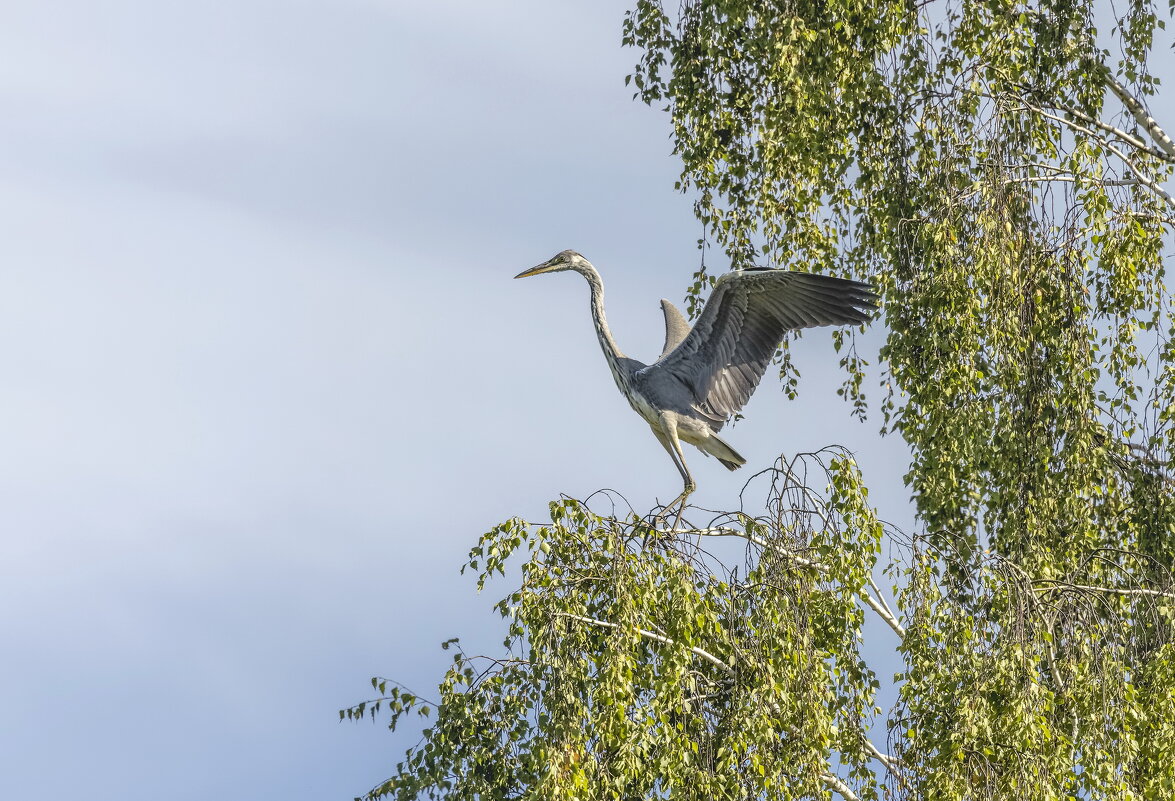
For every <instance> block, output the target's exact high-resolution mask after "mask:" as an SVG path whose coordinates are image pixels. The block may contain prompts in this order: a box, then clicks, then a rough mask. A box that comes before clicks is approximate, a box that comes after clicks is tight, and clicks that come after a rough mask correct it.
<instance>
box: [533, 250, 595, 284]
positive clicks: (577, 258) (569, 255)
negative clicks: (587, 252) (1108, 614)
mask: <svg viewBox="0 0 1175 801" xmlns="http://www.w3.org/2000/svg"><path fill="white" fill-rule="evenodd" d="M585 266H590V265H589V264H588V260H587V259H585V258H584V257H583V256H581V255H579V254H578V253H576V252H575V251H574V250H564V251H562V252H560V253H556V254H555V255H554V256H552V257H551V258H549V259H547V260H546V261H544V262H543V263H542V264H536V265H535V266H534V267H531V268H530V269H529V270H523V271H522V272H520V273H519V274H518V275H516V276H514V277H515V278H530V277H531V276H532V275H542V274H543V273H557V272H560V271H561V270H580V271H582V269H583V268H584V267H585Z"/></svg>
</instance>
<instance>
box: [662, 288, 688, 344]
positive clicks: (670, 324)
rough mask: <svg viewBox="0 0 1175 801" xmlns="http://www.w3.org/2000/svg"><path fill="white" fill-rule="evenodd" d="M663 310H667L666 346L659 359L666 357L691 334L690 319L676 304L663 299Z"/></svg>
mask: <svg viewBox="0 0 1175 801" xmlns="http://www.w3.org/2000/svg"><path fill="white" fill-rule="evenodd" d="M661 311H663V312H665V347H664V348H663V349H662V350H661V355H660V356H658V357H657V358H658V359H663V358H665V356H666V355H667V354H668V353H670V352H672V351H673V349H674V348H676V347H677V346H678V345H680V344H681V341H682V340H683V339H685V338H686V335H687V334H689V321H688V320H686V319H685V315H684V314H682V313H681V312H679V311H678V310H677V307H676V306H674V305H673V304H672V303H670V302H669V301H667V300H662V301H661Z"/></svg>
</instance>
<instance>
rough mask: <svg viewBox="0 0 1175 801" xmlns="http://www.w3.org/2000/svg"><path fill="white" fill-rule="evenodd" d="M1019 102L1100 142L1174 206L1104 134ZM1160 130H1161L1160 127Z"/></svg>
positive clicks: (1029, 104) (1168, 195) (1149, 187)
mask: <svg viewBox="0 0 1175 801" xmlns="http://www.w3.org/2000/svg"><path fill="white" fill-rule="evenodd" d="M1021 102H1022V103H1024V107H1025V108H1027V109H1029V110H1031V111H1035V112H1036V113H1037V114H1039V115H1041V116H1042V117H1045V118H1046V119H1050V120H1055V121H1056V122H1059V123H1061V124H1062V125H1067V126H1068V127H1070V128H1072V129H1073V130H1074V131H1079V132H1080V133H1083V134H1085V135H1086V136H1088V137H1090V138H1091V139H1095V140H1096V141H1097V142H1098V143H1100V144H1101V146H1102V147H1104V148H1105V149H1106V150H1108V151H1110V152H1111V153H1113V154H1114V155H1115V156H1117V157H1118V158H1119V159H1121V161H1122V163H1123V164H1125V165H1126V168H1127V169H1129V170H1130V171H1131V172H1132V173H1134V177H1135V178H1137V179H1138V182H1139V183H1140V184H1142V185H1143V186H1145V187H1146V188H1147V189H1150V190H1151V191H1153V192H1154V193H1155V194H1157V195H1158V196H1159V197H1161V198H1162V199H1163V200H1165V201H1167V204H1168V205H1169V206H1171V208H1175V198H1173V197H1171V195H1170V194H1169V193H1168V192H1167V190H1165V189H1163V187H1162V186H1160V185H1159V184H1158V182H1157V181H1155V180H1154V179H1152V178H1149V177H1147V176H1146V175H1143V174H1142V171H1141V170H1139V169H1138V168H1137V167H1135V166H1134V164H1132V163H1131V161H1130V159H1128V158H1127V157H1126V155H1125V154H1124V153H1123V152H1122V151H1121V150H1119V149H1118V148H1116V147H1114V146H1113V145H1112V144H1110V142H1109V141H1108V140H1107V139H1106V138H1105V137H1104V136H1101V135H1099V134H1098V133H1096V132H1094V131H1091V130H1090V129H1089V128H1086V127H1085V126H1083V125H1078V124H1077V123H1076V122H1074V121H1073V120H1069V119H1065V118H1064V117H1059V116H1057V115H1056V114H1050V113H1049V112H1047V111H1045V110H1044V109H1042V108H1039V107H1037V106H1034V105H1032V104H1031V103H1028V102H1027V101H1024V100H1021ZM1160 132H1161V129H1160ZM1164 136H1166V134H1164Z"/></svg>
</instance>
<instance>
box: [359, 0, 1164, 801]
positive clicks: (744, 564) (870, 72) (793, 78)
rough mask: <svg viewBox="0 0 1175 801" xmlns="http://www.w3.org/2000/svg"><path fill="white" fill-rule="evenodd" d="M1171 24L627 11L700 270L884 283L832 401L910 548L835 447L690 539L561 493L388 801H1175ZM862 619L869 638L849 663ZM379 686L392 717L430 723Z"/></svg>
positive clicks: (694, 294) (1137, 18) (715, 2)
mask: <svg viewBox="0 0 1175 801" xmlns="http://www.w3.org/2000/svg"><path fill="white" fill-rule="evenodd" d="M1169 11H1170V9H1169V8H1167V7H1159V6H1155V5H1153V4H1151V3H1148V2H1144V0H1134V1H1133V2H1128V3H1123V4H1115V5H1110V4H1105V5H1099V4H1095V3H1085V2H1072V0H1046V1H1044V2H1032V3H1025V2H1010V1H1008V0H983V1H982V2H981V1H979V0H928V1H927V2H920V3H912V2H888V1H887V0H786V1H784V0H685V2H684V3H682V5H680V6H674V7H666V6H664V5H662V4H661V3H660V2H657V1H656V0H639V2H637V3H636V5H635V7H634V8H633V10H632V11H631V12H630V13H629V15H628V16H627V18H626V21H625V27H624V40H625V43H626V44H628V45H630V46H632V47H634V48H635V49H636V53H637V54H638V59H639V61H638V63H637V66H636V68H635V70H634V72H633V74H632V75H631V76H630V81H631V85H632V87H633V89H634V90H635V93H636V96H637V97H638V98H640V99H642V100H643V101H645V102H646V103H649V104H650V105H652V106H654V107H657V108H661V109H664V110H665V112H666V116H667V120H668V121H669V123H670V124H671V125H672V130H673V142H674V147H675V151H676V153H677V155H678V156H679V157H680V159H681V164H682V172H681V177H680V181H679V184H678V188H679V189H681V190H682V191H683V192H686V193H688V194H689V195H690V196H691V197H693V198H695V210H696V213H697V216H698V218H699V220H700V221H701V223H702V225H703V228H704V231H705V234H704V237H703V240H702V242H701V243H700V244H701V245H702V246H703V247H705V248H707V249H708V250H709V252H710V256H709V260H710V262H711V263H712V262H714V261H715V254H718V255H720V256H721V258H719V259H718V261H720V262H722V263H723V266H724V268H725V263H726V262H729V263H730V264H731V265H732V266H733V267H734V268H736V269H737V268H739V267H745V266H749V265H751V264H772V265H780V266H785V267H790V268H793V269H809V270H817V271H822V272H832V273H836V274H841V275H847V276H852V277H855V278H868V279H870V280H872V281H873V282H874V283H875V284H876V285H877V286H879V287H880V288H881V289H882V290H883V292H884V297H885V300H884V306H883V309H882V317H881V319H880V320H879V322H878V323H876V324H875V325H876V326H877V327H879V328H881V327H882V326H884V332H885V342H884V345H883V347H882V348H881V350H880V352H879V353H878V354H877V356H878V359H877V364H878V371H879V372H867V371H866V367H867V365H866V363H865V359H864V358H863V357H862V354H861V349H862V348H863V345H862V344H861V343H859V342H858V341H857V339H856V337H857V335H856V334H855V333H853V332H838V333H835V334H833V336H834V342H835V345H836V347H837V349H838V350H839V352H840V353H841V356H842V362H841V363H842V366H843V368H844V374H845V379H844V385H843V387H842V389H841V394H842V395H843V396H844V397H845V398H846V400H847V401H848V402H849V409H850V410H851V411H853V412H854V413H856V414H858V415H860V416H864V415H865V413H866V412H867V411H869V410H870V404H871V403H872V404H873V408H874V409H875V410H876V411H877V412H878V414H879V416H880V419H881V420H882V422H883V433H884V434H885V435H888V436H900V437H902V438H903V440H904V441H905V442H906V443H907V444H908V446H909V448H910V452H911V454H912V459H911V463H910V465H909V467H908V471H907V472H906V474H905V481H906V484H907V486H908V487H909V490H910V494H911V502H912V503H913V504H914V510H915V514H916V517H917V520H918V521H919V529H918V531H917V532H915V533H913V534H910V535H903V534H900V533H898V532H892V531H886V530H885V529H884V528H883V527H882V526H881V524H880V523H879V522H878V520H877V516H876V513H875V512H874V511H873V509H872V508H871V506H870V504H869V501H868V497H867V491H866V489H865V486H866V483H867V479H868V477H867V476H862V475H861V474H860V472H859V470H858V468H857V467H856V465H855V463H854V462H853V460H852V458H851V456H850V455H848V454H845V453H843V452H839V451H829V452H826V453H823V454H820V455H813V456H808V457H797V459H795V460H791V461H781V462H780V463H779V464H778V465H777V466H776V468H775V469H774V470H772V471H768V473H766V474H765V475H764V476H762V477H761V478H760V479H759V481H760V484H759V485H753V486H761V487H765V488H766V491H765V492H761V493H760V495H759V496H757V498H758V500H757V502H756V503H754V504H749V505H748V506H744V508H743V510H742V511H740V512H738V513H731V514H728V515H721V516H719V517H718V518H717V519H716V520H713V521H710V522H708V523H705V524H699V525H698V527H697V528H693V529H692V530H691V531H690V532H689V533H688V534H682V533H676V534H666V533H665V532H664V531H660V532H659V531H657V530H656V529H657V528H658V525H657V521H656V519H655V518H650V517H647V516H641V515H637V514H632V513H629V512H624V513H617V512H616V511H615V510H612V509H608V510H605V511H600V510H599V509H598V508H596V509H593V506H591V505H586V504H583V503H579V502H576V501H569V500H561V501H559V502H557V503H555V504H553V505H552V508H551V510H550V514H551V519H550V521H547V522H545V523H542V524H536V525H528V524H525V523H523V522H521V521H517V520H515V521H510V522H508V523H506V524H504V525H502V526H500V527H498V528H496V529H494V530H493V531H492V532H490V534H488V535H487V536H486V537H485V538H483V540H482V542H481V544H480V545H479V546H478V547H477V548H476V549H475V550H474V552H473V554H472V555H471V562H470V567H471V568H472V569H473V570H474V571H476V572H477V573H478V574H479V575H480V577H481V578H480V579H479V581H484V580H485V579H486V578H487V577H488V576H489V575H491V574H493V573H494V572H495V571H499V570H500V569H501V568H502V566H503V564H504V560H505V559H506V558H507V556H508V555H510V554H518V555H520V557H521V561H522V563H523V566H522V584H521V586H520V588H519V589H518V590H517V591H515V592H513V593H512V594H510V595H509V596H508V597H507V598H506V599H505V600H504V601H503V602H502V604H501V605H500V607H499V609H500V611H501V612H502V614H503V615H504V616H505V617H506V618H507V620H508V621H509V625H510V636H509V638H508V640H507V642H506V648H507V650H506V653H507V654H508V655H507V656H505V657H495V658H494V659H492V660H487V659H479V658H474V657H472V656H469V655H466V654H463V653H458V655H457V657H456V658H455V661H454V665H453V668H452V670H450V672H449V674H448V675H447V677H446V678H445V682H444V683H443V684H442V685H441V687H440V691H439V698H437V699H436V700H437V701H438V702H439V703H438V705H437V706H436V707H435V714H436V718H435V720H432V719H431V718H430V720H432V723H431V724H430V728H429V729H428V730H427V731H426V734H425V738H424V740H423V741H422V744H421V745H420V746H418V747H417V748H416V749H414V750H413V751H412V752H410V754H409V755H408V757H407V759H406V760H405V762H403V763H402V764H401V765H400V767H399V768H398V769H397V771H396V773H395V775H394V776H393V777H392V778H391V779H390V780H389V781H388V783H386V784H384V785H382V786H381V787H379V788H376V790H375V791H373V794H374V795H376V796H388V797H393V798H398V799H412V798H418V797H445V798H468V799H489V798H503V799H506V798H527V799H530V798H534V799H556V798H568V799H572V798H575V799H611V798H615V799H632V798H661V797H674V798H689V799H692V798H698V799H745V798H764V799H801V798H805V799H806V798H823V797H829V796H840V797H843V798H846V799H850V801H852V800H853V799H872V798H882V797H893V798H910V799H935V801H939V800H940V799H941V800H942V801H952V800H953V799H958V800H959V801H962V800H963V799H1013V798H1014V799H1078V798H1080V799H1148V800H1149V799H1155V800H1156V801H1164V800H1165V799H1175V642H1173V640H1172V624H1173V622H1175V621H1173V619H1172V618H1173V615H1175V605H1173V604H1175V600H1173V598H1175V595H1173V586H1172V578H1171V569H1172V565H1173V563H1175V493H1173V491H1172V490H1173V488H1175V476H1173V473H1172V469H1171V459H1172V455H1173V452H1175V320H1173V318H1172V298H1171V293H1170V291H1169V285H1170V281H1169V278H1168V276H1167V273H1166V267H1167V264H1168V261H1169V259H1170V257H1171V252H1172V250H1171V246H1172V231H1173V224H1175V199H1173V198H1172V196H1171V194H1170V193H1169V191H1168V189H1167V186H1168V182H1169V179H1170V177H1171V171H1172V167H1173V165H1175V142H1172V140H1171V138H1170V137H1169V136H1168V135H1167V134H1166V132H1165V130H1164V121H1163V120H1162V119H1158V120H1156V119H1155V118H1154V117H1159V118H1162V117H1163V113H1162V111H1163V108H1164V107H1163V105H1162V103H1161V102H1160V101H1159V98H1160V97H1161V88H1160V87H1159V84H1158V81H1157V79H1156V78H1155V77H1154V76H1153V75H1152V74H1151V73H1150V72H1149V71H1148V68H1147V63H1148V58H1150V57H1151V52H1152V48H1153V47H1155V43H1156V38H1161V37H1162V36H1164V35H1165V34H1164V23H1165V19H1166V18H1167V17H1168V16H1169ZM1162 46H1164V47H1166V45H1165V44H1163V45H1162ZM1151 110H1154V112H1155V113H1154V116H1153V117H1152V111H1151ZM1167 122H1172V123H1175V119H1172V120H1168V121H1167ZM712 277H713V276H712V274H711V272H710V268H708V267H707V266H706V262H705V261H703V262H702V265H701V266H700V267H699V269H698V270H697V271H696V272H695V273H694V275H693V277H692V281H691V283H690V286H689V290H688V299H689V300H690V301H691V302H692V303H693V309H694V310H695V311H696V310H697V308H698V305H697V304H698V303H700V301H701V299H703V298H704V296H705V294H706V290H707V287H708V285H709V284H710V283H711V281H712ZM781 379H782V381H783V384H784V388H785V389H786V390H787V391H789V392H794V391H795V390H796V386H797V383H796V382H797V375H796V374H795V371H794V370H793V369H792V368H791V365H790V362H789V360H788V357H787V348H786V344H785V348H784V351H783V353H782V355H781ZM875 381H879V382H880V383H879V386H877V388H876V389H873V386H874V382H875ZM867 395H868V396H869V398H867V397H866V396H867ZM749 497H753V495H752V496H749ZM596 506H598V503H597V504H596ZM697 514H698V513H696V512H694V513H691V515H690V517H691V519H694V518H696V517H697ZM661 528H663V526H662V527H661ZM720 538H721V539H720ZM886 539H888V540H889V541H890V546H891V547H887V548H885V549H884V552H885V553H886V555H887V557H886V560H885V561H883V562H880V563H879V556H880V554H881V553H882V552H883V548H882V547H881V544H882V541H883V540H886ZM730 541H741V542H742V543H743V544H744V545H745V548H746V551H745V554H743V556H742V559H741V561H737V560H736V561H732V560H731V558H730V555H729V553H728V552H726V551H723V550H722V548H721V547H715V548H714V550H711V546H710V543H711V542H716V543H718V542H720V543H727V542H730ZM719 557H721V558H719ZM876 570H884V571H885V573H886V575H888V577H889V579H888V583H889V584H890V585H891V586H892V587H893V589H894V600H895V604H894V605H895V606H896V608H893V609H891V607H890V605H889V604H887V602H886V597H885V596H886V594H888V591H887V593H883V592H882V591H881V590H879V589H878V587H877V586H875V585H874V583H873V576H874V574H875V571H876ZM866 615H870V616H876V617H877V619H878V620H879V621H880V622H881V623H882V624H883V626H884V627H885V628H884V630H885V631H888V632H889V634H887V635H886V637H888V639H885V640H877V641H876V642H871V643H869V644H867V645H863V644H862V640H863V629H862V623H863V620H864V618H865V616H866ZM894 643H896V648H897V649H898V652H899V654H900V659H901V661H902V663H903V668H902V671H901V672H900V674H899V675H898V676H897V677H896V680H897V682H898V686H899V691H898V702H897V704H896V706H895V707H894V708H892V709H886V710H881V709H878V708H877V706H876V690H877V687H878V685H879V681H878V677H877V676H876V675H875V672H874V670H872V669H871V668H870V666H869V663H870V658H869V657H870V655H871V654H874V655H875V654H876V653H877V650H876V649H878V648H882V647H885V648H893V647H895V645H894ZM883 678H884V679H885V680H886V681H888V680H889V677H888V676H886V677H883ZM375 683H376V686H377V689H379V690H380V691H381V693H382V699H381V700H379V701H377V703H380V704H381V705H383V706H384V707H385V708H386V706H387V705H388V704H391V711H392V718H391V722H392V725H393V726H395V725H397V724H398V723H399V722H400V721H401V716H402V715H403V714H405V712H406V711H407V710H409V709H413V710H416V711H420V710H421V704H422V702H421V700H420V699H419V698H417V697H416V696H414V695H411V694H407V693H406V692H405V691H402V690H400V689H399V688H395V687H392V688H391V690H390V691H389V690H388V687H389V685H387V684H386V683H385V684H381V683H380V682H379V681H378V680H377V681H376V682H375ZM371 709H372V707H370V706H367V705H360V706H358V707H355V708H353V709H351V710H345V711H344V716H346V715H348V714H349V715H351V716H356V715H358V716H362V715H364V714H365V713H367V712H370V711H371ZM430 713H431V712H430Z"/></svg>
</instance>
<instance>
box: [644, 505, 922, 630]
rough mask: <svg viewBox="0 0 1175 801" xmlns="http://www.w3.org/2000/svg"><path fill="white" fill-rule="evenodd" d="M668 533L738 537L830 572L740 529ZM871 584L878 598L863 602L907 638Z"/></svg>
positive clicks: (863, 596) (869, 597)
mask: <svg viewBox="0 0 1175 801" xmlns="http://www.w3.org/2000/svg"><path fill="white" fill-rule="evenodd" d="M667 533H673V534H692V535H695V536H701V537H738V538H740V539H744V540H746V541H747V542H749V543H751V544H753V545H757V546H759V547H760V548H762V549H763V550H770V551H771V552H772V553H774V554H776V555H779V556H783V557H785V558H787V559H789V560H791V561H792V562H795V563H796V564H798V565H803V566H804V567H810V568H812V569H813V570H816V571H819V572H820V573H824V574H827V573H828V572H829V570H828V567H826V566H825V565H822V564H820V563H819V562H817V561H815V560H812V559H808V558H807V557H805V556H801V555H800V554H798V553H795V552H794V551H789V550H785V549H782V548H779V547H778V546H776V545H773V544H771V543H769V542H767V541H766V540H764V539H763V538H762V537H756V536H755V535H754V534H751V533H749V532H746V531H740V530H738V529H733V528H694V529H680V530H675V531H673V532H667ZM869 583H870V585H871V586H872V587H873V589H874V591H876V592H877V597H876V598H875V597H873V596H872V595H870V594H869V593H868V592H862V593H861V594H860V598H861V600H862V601H864V602H865V605H866V606H868V607H869V608H870V609H872V610H873V611H874V612H876V613H877V615H878V617H880V618H881V619H882V620H883V621H884V622H885V624H886V625H887V626H889V627H890V628H891V629H892V630H893V632H894V634H896V635H898V637H899V638H905V636H906V629H905V628H904V627H903V626H902V624H901V623H899V622H898V619H897V616H896V615H894V613H893V611H892V610H891V609H890V608H889V605H888V604H886V603H885V601H884V599H881V592H880V590H878V589H877V585H876V584H874V583H873V581H872V579H871V580H870V582H869Z"/></svg>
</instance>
